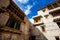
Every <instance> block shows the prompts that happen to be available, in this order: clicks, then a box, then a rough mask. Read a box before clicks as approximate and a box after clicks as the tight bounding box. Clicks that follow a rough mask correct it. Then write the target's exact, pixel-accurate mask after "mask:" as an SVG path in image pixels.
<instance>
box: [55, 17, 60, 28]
mask: <svg viewBox="0 0 60 40" xmlns="http://www.w3.org/2000/svg"><path fill="white" fill-rule="evenodd" d="M54 22H56V23H57V25H58V27H59V28H60V19H59V18H57V19H54Z"/></svg>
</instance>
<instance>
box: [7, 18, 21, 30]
mask: <svg viewBox="0 0 60 40" xmlns="http://www.w3.org/2000/svg"><path fill="white" fill-rule="evenodd" d="M6 26H8V27H11V28H14V29H17V30H20V24H19V23H17V22H15V21H14V19H13V18H9V20H8V22H7V24H6Z"/></svg>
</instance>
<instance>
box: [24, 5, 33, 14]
mask: <svg viewBox="0 0 60 40" xmlns="http://www.w3.org/2000/svg"><path fill="white" fill-rule="evenodd" d="M32 7H33V6H32V5H27V9H26V10H25V14H26V15H28V14H29V13H30V12H31V11H30V9H31V8H32Z"/></svg>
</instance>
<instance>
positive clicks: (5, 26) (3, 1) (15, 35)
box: [0, 0, 31, 40]
mask: <svg viewBox="0 0 60 40" xmlns="http://www.w3.org/2000/svg"><path fill="white" fill-rule="evenodd" d="M30 26H31V23H30V21H29V20H28V19H27V17H26V15H25V14H24V12H23V11H22V10H21V9H20V8H19V7H18V6H17V5H16V4H15V3H14V2H13V1H12V0H0V40H29V36H30Z"/></svg>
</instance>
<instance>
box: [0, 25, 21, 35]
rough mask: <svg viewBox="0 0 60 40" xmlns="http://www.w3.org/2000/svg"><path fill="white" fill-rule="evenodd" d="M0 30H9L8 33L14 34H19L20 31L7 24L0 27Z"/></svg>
mask: <svg viewBox="0 0 60 40" xmlns="http://www.w3.org/2000/svg"><path fill="white" fill-rule="evenodd" d="M0 30H1V31H4V32H9V33H14V34H19V35H20V34H21V33H22V32H21V31H19V30H16V29H14V28H10V27H8V26H3V27H1V28H0Z"/></svg>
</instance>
